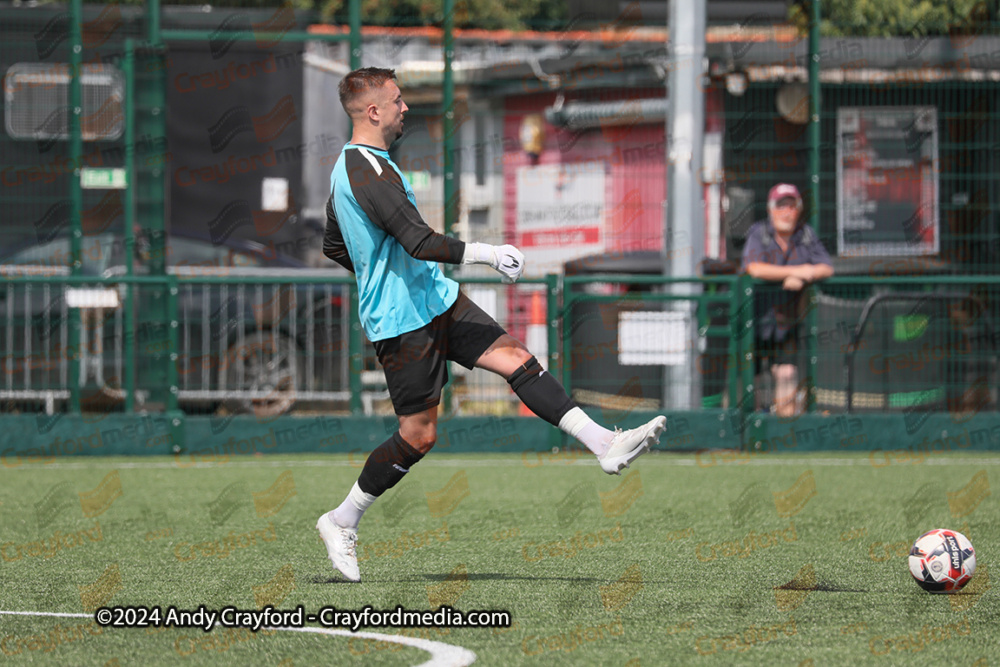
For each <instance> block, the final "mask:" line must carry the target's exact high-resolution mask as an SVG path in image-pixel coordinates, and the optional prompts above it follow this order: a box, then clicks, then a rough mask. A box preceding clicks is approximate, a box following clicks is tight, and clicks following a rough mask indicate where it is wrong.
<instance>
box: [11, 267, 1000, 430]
mask: <svg viewBox="0 0 1000 667" xmlns="http://www.w3.org/2000/svg"><path fill="white" fill-rule="evenodd" d="M7 278H8V279H7V280H6V281H5V282H4V283H3V284H2V286H0V304H2V305H0V307H2V308H3V314H4V326H3V327H2V328H0V350H2V351H3V354H4V357H3V359H4V365H3V377H2V379H0V398H2V399H3V400H4V408H5V410H7V411H9V410H12V409H18V410H26V411H39V412H42V411H44V412H53V411H61V410H65V409H67V407H68V406H69V405H71V403H70V401H71V398H72V397H73V395H76V397H77V400H79V403H80V406H81V410H82V411H84V412H102V411H105V412H106V411H131V410H138V409H142V410H156V409H168V410H169V409H176V408H177V407H180V408H183V409H186V410H188V411H190V412H202V413H209V414H241V413H253V414H255V415H256V416H257V417H259V418H270V417H275V416H278V415H280V414H285V413H297V414H308V413H310V412H313V411H322V412H324V413H340V414H350V413H353V414H369V415H373V414H382V415H391V414H392V408H391V404H390V403H389V401H388V395H387V393H386V390H385V385H384V380H383V375H382V371H381V368H380V367H379V366H378V363H377V361H376V359H375V356H374V352H373V350H372V348H371V346H370V344H369V343H367V341H366V340H365V338H364V336H363V334H362V333H361V330H360V327H359V325H358V322H357V310H356V301H355V300H356V288H355V286H354V285H353V282H352V281H350V280H349V279H344V278H337V277H330V276H321V275H318V274H313V275H299V274H296V275H285V276H277V275H276V276H270V277H261V276H247V275H244V276H234V275H215V276H206V275H200V276H194V275H187V276H176V275H173V276H167V277H165V278H156V277H143V276H140V277H133V278H127V277H125V278H105V279H88V278H81V277H75V278H74V277H70V276H52V275H49V276H8V277H7ZM684 282H688V283H692V284H694V285H695V287H696V289H695V290H693V293H691V294H678V293H675V292H673V291H671V287H672V286H675V285H677V284H679V283H684ZM463 289H464V290H465V291H466V292H467V293H468V294H470V295H471V296H472V297H473V298H474V299H475V300H477V301H478V302H479V303H480V304H482V305H483V306H484V308H486V309H487V310H492V311H493V312H494V313H496V314H497V316H498V317H497V319H498V320H499V322H500V323H501V324H502V325H503V326H504V327H505V328H507V329H508V330H509V331H512V332H517V331H518V329H519V328H520V329H521V330H522V331H523V333H522V334H520V337H522V338H524V339H525V340H527V341H528V346H529V348H530V349H531V351H532V352H533V353H534V354H535V355H536V356H538V357H539V359H540V360H543V363H544V364H545V365H546V366H547V367H548V368H549V370H550V371H551V372H553V374H554V375H556V376H557V377H559V378H560V379H561V380H562V382H563V384H564V386H565V387H566V389H567V391H568V392H569V393H570V394H571V395H572V396H573V397H574V398H575V399H576V400H577V401H578V402H579V403H581V404H582V405H584V406H588V407H590V408H594V409H598V410H602V411H603V413H602V414H603V415H604V417H605V418H606V419H608V420H611V421H613V420H614V419H615V418H616V417H617V418H620V417H621V416H622V415H625V414H627V413H629V412H631V411H640V412H646V411H659V410H662V409H664V407H665V406H666V405H668V404H669V400H670V395H671V393H672V392H676V391H678V387H677V386H675V385H673V384H671V379H670V378H671V374H670V372H671V369H672V368H674V367H678V366H682V365H683V364H684V359H685V357H686V356H687V353H688V352H691V351H692V348H693V356H694V357H695V358H696V359H697V366H696V369H697V370H696V373H697V374H698V375H699V382H698V383H697V386H698V387H699V394H700V395H699V398H700V399H701V400H700V405H701V406H702V408H703V409H706V410H711V409H715V408H724V409H729V410H734V411H737V412H739V413H745V414H750V413H753V412H755V411H765V412H766V411H768V410H769V408H770V401H771V400H772V398H773V397H772V396H770V395H764V396H762V395H761V392H762V391H765V389H766V387H767V384H768V382H767V373H768V368H767V365H766V364H765V366H764V367H759V365H758V363H757V361H756V351H755V337H754V330H755V318H754V302H755V299H761V298H766V296H765V295H766V293H767V292H768V289H769V286H768V285H767V284H765V283H760V282H754V281H752V280H750V279H749V278H747V277H746V276H719V277H713V278H708V279H698V280H687V281H678V280H676V279H675V280H671V279H665V278H662V277H658V276H634V275H633V276H621V275H617V276H616V275H606V276H597V277H593V276H588V277H580V276H577V277H573V276H571V277H560V276H556V275H551V276H548V277H547V278H546V279H544V280H541V281H533V282H529V283H528V284H527V285H524V286H521V285H518V286H511V287H507V286H498V285H496V284H495V281H492V283H491V282H488V281H485V280H473V281H469V282H468V283H466V284H465V285H464V286H463ZM529 289H530V290H532V292H533V294H535V295H536V296H534V297H532V298H531V301H533V302H534V303H533V308H532V309H531V310H532V312H528V313H521V314H518V315H516V316H515V317H513V318H512V317H508V316H506V315H505V310H504V309H503V308H500V307H498V304H499V303H500V301H501V298H502V297H503V295H504V294H506V295H507V297H508V298H509V295H510V292H513V291H515V290H529ZM160 293H165V294H167V295H168V303H167V305H166V308H165V309H164V311H165V312H166V313H167V317H166V318H165V319H163V320H161V321H155V320H141V321H140V320H137V319H135V318H134V317H132V316H131V315H130V313H134V312H135V311H136V310H137V309H140V308H141V307H142V302H143V300H145V299H147V298H156V297H157V295H158V294H160ZM801 302H802V304H803V307H801V308H800V309H799V310H798V311H797V315H796V317H797V318H798V322H799V324H800V325H801V326H799V327H797V329H796V330H797V331H798V332H799V333H798V338H797V339H796V341H795V343H796V345H795V346H794V347H793V348H792V353H793V354H794V355H795V363H796V364H797V365H798V367H799V369H800V375H799V377H800V383H801V386H800V390H801V391H802V392H803V393H804V394H805V395H806V396H807V400H806V401H805V402H804V409H806V410H809V411H815V412H822V413H829V414H837V413H849V412H903V413H906V414H911V413H917V414H919V413H925V412H945V411H947V412H952V413H961V412H963V411H970V410H974V411H976V412H979V411H995V410H996V409H997V390H998V387H1000V376H998V373H1000V365H998V359H1000V358H998V355H1000V277H996V276H977V277H975V280H974V281H973V282H969V281H967V280H965V279H964V278H960V277H941V278H938V279H936V280H935V282H934V283H933V284H928V283H927V282H926V281H922V280H920V279H914V278H892V277H870V278H866V279H856V278H837V277H835V278H832V279H830V280H828V281H825V282H823V283H821V284H818V285H816V286H814V287H813V288H811V289H810V290H809V291H808V292H807V293H804V294H803V295H802V299H801ZM678 303H690V304H692V305H693V307H692V308H691V309H690V310H689V311H678V310H676V309H675V306H676V304H678ZM73 311H77V312H78V313H79V317H78V318H77V320H76V321H77V324H74V320H73V318H71V317H70V313H71V312H73ZM685 312H690V313H694V318H695V319H694V321H693V322H685V318H686V317H687V315H686V314H685ZM688 324H692V325H693V327H689V326H688ZM74 327H75V328H77V340H79V341H80V342H79V344H78V345H76V346H74V345H72V344H71V340H73V337H72V335H71V334H72V329H73V328H74ZM692 329H693V330H694V331H696V336H695V337H694V338H691V337H689V332H690V331H691V330H692ZM162 358H166V359H168V360H169V363H168V364H167V365H166V367H165V368H162V369H156V368H152V367H151V366H152V364H153V363H155V362H157V360H159V359H162ZM451 376H452V383H451V385H450V388H449V391H448V393H447V395H446V397H445V401H444V404H443V406H442V409H443V410H444V411H445V414H456V415H459V414H494V415H512V414H517V413H518V411H519V410H521V408H520V404H519V402H518V400H517V398H516V396H515V395H514V394H513V393H512V392H511V391H510V389H509V387H508V386H507V385H506V383H505V382H503V380H502V379H501V378H498V377H497V376H494V375H492V374H489V373H486V372H484V371H482V370H474V371H471V372H469V371H467V370H466V369H463V368H461V367H459V366H458V365H457V364H454V363H452V364H451ZM158 378H166V383H165V384H158V383H160V382H161V381H160V380H159V379H158ZM765 393H766V391H765ZM160 394H162V395H164V396H167V397H168V398H167V400H166V401H165V402H163V403H157V402H156V401H153V400H151V397H154V396H157V395H160ZM914 418H916V417H914Z"/></svg>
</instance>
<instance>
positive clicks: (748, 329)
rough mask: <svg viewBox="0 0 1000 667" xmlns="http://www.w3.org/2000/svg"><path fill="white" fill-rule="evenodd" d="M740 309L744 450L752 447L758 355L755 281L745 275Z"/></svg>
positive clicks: (741, 428) (739, 409)
mask: <svg viewBox="0 0 1000 667" xmlns="http://www.w3.org/2000/svg"><path fill="white" fill-rule="evenodd" d="M738 285H739V290H738V291H739V296H738V297H737V298H738V299H739V303H740V306H739V309H738V311H737V316H738V320H737V326H738V327H740V329H739V333H740V340H741V341H743V342H742V345H741V346H740V358H739V369H740V387H739V389H740V400H739V402H738V403H737V406H736V409H737V410H738V412H739V414H738V418H739V424H740V441H741V443H742V445H743V449H748V448H749V446H750V439H751V438H750V437H748V433H747V426H748V425H749V424H750V420H751V418H752V417H753V413H754V411H755V410H756V401H755V396H754V370H755V368H756V361H757V359H756V353H757V351H756V350H755V349H754V333H755V332H754V326H755V320H754V305H753V302H754V286H753V279H751V278H750V276H748V275H746V274H744V275H742V276H740V280H739V283H738Z"/></svg>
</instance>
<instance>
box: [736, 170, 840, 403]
mask: <svg viewBox="0 0 1000 667" xmlns="http://www.w3.org/2000/svg"><path fill="white" fill-rule="evenodd" d="M767 214H768V219H767V220H761V221H760V222H757V223H756V224H754V226H753V227H751V228H750V231H749V233H748V234H747V242H746V245H745V246H744V248H743V269H744V270H745V271H746V272H747V273H748V274H749V275H750V276H751V277H753V278H757V279H759V280H768V281H773V282H775V283H778V282H780V283H781V288H782V289H781V290H777V289H765V290H759V293H758V295H757V298H756V302H755V304H754V316H755V319H756V322H757V330H756V339H755V340H756V344H755V347H756V350H757V362H758V364H760V363H761V362H762V361H763V360H764V359H768V360H769V361H770V366H771V374H772V376H773V378H774V408H775V412H776V413H777V414H778V415H780V416H783V417H788V416H792V415H795V414H798V413H799V412H801V411H802V402H801V401H800V400H799V396H798V369H797V368H796V365H795V364H796V352H797V351H798V342H799V340H800V336H799V333H800V332H799V322H800V320H801V317H802V314H803V311H804V305H805V301H804V299H803V298H802V295H803V288H804V287H805V286H806V285H808V284H809V283H812V282H815V281H817V280H823V279H824V278H829V277H830V276H832V275H833V266H832V264H831V262H830V254H829V253H828V252H827V251H826V248H824V247H823V244H822V243H821V242H820V240H819V237H818V236H817V235H816V232H815V231H813V229H812V228H811V227H809V226H807V225H805V224H803V222H802V219H801V218H802V197H801V195H799V190H798V188H796V187H795V186H794V185H790V184H788V183H779V184H778V185H775V186H774V187H773V188H771V191H770V193H768V196H767ZM759 369H760V366H758V371H759Z"/></svg>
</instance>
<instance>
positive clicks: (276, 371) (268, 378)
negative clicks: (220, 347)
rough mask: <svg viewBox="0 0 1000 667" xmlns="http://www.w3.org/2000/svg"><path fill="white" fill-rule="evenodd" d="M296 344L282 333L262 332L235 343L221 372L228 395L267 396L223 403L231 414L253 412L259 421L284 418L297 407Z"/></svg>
mask: <svg viewBox="0 0 1000 667" xmlns="http://www.w3.org/2000/svg"><path fill="white" fill-rule="evenodd" d="M296 353H297V348H296V346H295V342H294V341H293V340H292V339H291V338H289V337H288V336H285V335H284V334H282V333H279V332H273V331H260V332H254V333H252V334H250V335H248V336H246V337H244V339H243V342H242V344H241V343H234V344H233V345H231V346H230V347H229V350H228V351H227V353H226V363H224V364H223V365H222V369H221V371H220V378H219V381H220V384H221V386H223V387H224V391H227V392H229V391H246V392H255V393H258V394H263V396H260V397H257V398H245V397H238V396H237V397H232V398H227V399H226V400H225V401H223V404H222V407H223V409H224V410H225V411H226V412H228V413H230V414H233V413H247V412H253V414H254V416H255V417H257V418H258V419H266V418H273V417H277V416H279V415H283V414H285V413H286V412H288V411H289V410H291V409H292V406H293V405H295V385H296V379H297V376H298V373H297V370H298V369H297V354H296Z"/></svg>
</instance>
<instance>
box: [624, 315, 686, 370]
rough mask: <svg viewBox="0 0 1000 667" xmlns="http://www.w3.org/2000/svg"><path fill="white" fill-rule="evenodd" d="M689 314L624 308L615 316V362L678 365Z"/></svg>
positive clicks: (683, 357)
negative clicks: (616, 359) (616, 337)
mask: <svg viewBox="0 0 1000 667" xmlns="http://www.w3.org/2000/svg"><path fill="white" fill-rule="evenodd" d="M687 329H688V316H687V314H685V313H679V312H671V311H644V310H633V311H623V312H622V313H620V314H619V316H618V363H619V364H621V365H622V366H680V365H681V364H683V363H684V361H685V359H686V355H685V352H686V350H687V347H688V333H687Z"/></svg>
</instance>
